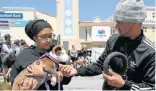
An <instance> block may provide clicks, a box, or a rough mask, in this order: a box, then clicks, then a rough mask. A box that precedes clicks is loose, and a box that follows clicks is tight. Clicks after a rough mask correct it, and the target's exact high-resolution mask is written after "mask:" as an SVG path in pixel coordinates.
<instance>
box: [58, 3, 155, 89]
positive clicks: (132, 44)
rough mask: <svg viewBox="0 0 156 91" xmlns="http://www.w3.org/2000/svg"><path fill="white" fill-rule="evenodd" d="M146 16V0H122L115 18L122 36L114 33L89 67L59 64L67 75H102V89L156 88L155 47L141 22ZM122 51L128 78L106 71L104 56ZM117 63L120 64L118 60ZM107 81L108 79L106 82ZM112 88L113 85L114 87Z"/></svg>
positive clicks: (116, 10)
mask: <svg viewBox="0 0 156 91" xmlns="http://www.w3.org/2000/svg"><path fill="white" fill-rule="evenodd" d="M145 18H146V11H145V6H144V2H143V0H121V1H120V2H119V3H118V4H117V6H116V9H115V12H114V20H115V21H116V28H117V29H118V31H119V34H120V35H113V36H112V37H110V38H109V40H108V41H107V45H106V48H105V50H104V52H103V53H102V55H101V56H100V57H99V59H98V60H97V62H96V63H94V64H91V65H89V66H87V67H80V68H77V69H75V68H73V67H72V66H68V65H64V66H63V65H60V70H61V71H63V74H64V75H65V76H75V75H80V76H95V75H99V74H103V77H104V79H105V81H106V82H107V83H108V84H107V86H106V84H104V85H103V90H106V89H107V90H108V89H109V90H112V89H114V88H116V89H119V90H149V89H155V88H154V87H155V46H154V45H153V44H152V42H151V41H149V40H148V39H147V38H146V37H145V36H144V34H143V30H142V29H141V26H142V22H143V21H144V20H145ZM115 51H118V52H121V53H123V54H125V55H126V57H127V59H128V68H127V72H126V79H124V78H122V76H120V75H119V74H117V73H115V72H113V71H112V70H109V75H107V74H105V73H104V72H103V67H102V65H103V63H104V61H105V58H106V57H107V56H108V55H109V54H110V53H112V52H115ZM116 64H117V63H116ZM104 83H105V82H104ZM111 87H113V88H111Z"/></svg>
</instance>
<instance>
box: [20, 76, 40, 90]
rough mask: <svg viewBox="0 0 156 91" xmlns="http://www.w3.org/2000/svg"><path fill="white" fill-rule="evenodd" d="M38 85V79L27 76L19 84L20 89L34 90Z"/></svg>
mask: <svg viewBox="0 0 156 91" xmlns="http://www.w3.org/2000/svg"><path fill="white" fill-rule="evenodd" d="M37 85H38V82H37V80H36V79H33V78H26V79H24V80H22V81H21V82H20V83H19V84H18V86H19V90H32V89H35V88H36V87H37Z"/></svg>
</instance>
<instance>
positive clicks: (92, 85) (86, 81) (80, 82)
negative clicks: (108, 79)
mask: <svg viewBox="0 0 156 91" xmlns="http://www.w3.org/2000/svg"><path fill="white" fill-rule="evenodd" d="M102 84H103V78H102V76H101V75H99V76H94V77H73V78H72V80H71V82H70V83H69V84H68V85H66V86H64V89H65V90H101V89H102Z"/></svg>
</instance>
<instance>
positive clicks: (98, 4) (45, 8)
mask: <svg viewBox="0 0 156 91" xmlns="http://www.w3.org/2000/svg"><path fill="white" fill-rule="evenodd" d="M119 1H120V0H79V19H80V21H91V20H93V19H94V18H95V17H96V16H99V17H100V19H102V20H104V19H106V18H108V17H109V16H111V15H112V14H113V11H114V8H115V6H116V4H117V3H118V2H119ZM144 2H145V5H146V6H156V4H155V0H144ZM2 6H4V7H18V6H22V7H33V8H36V9H37V10H39V11H42V12H44V13H47V14H50V15H53V16H56V0H0V10H1V9H2Z"/></svg>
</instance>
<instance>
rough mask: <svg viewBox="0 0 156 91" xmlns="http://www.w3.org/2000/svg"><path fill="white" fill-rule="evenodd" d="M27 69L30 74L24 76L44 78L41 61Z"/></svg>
mask: <svg viewBox="0 0 156 91" xmlns="http://www.w3.org/2000/svg"><path fill="white" fill-rule="evenodd" d="M27 69H28V71H29V72H30V73H28V74H26V76H29V77H30V76H38V77H44V74H45V73H44V70H43V63H42V62H41V61H36V62H35V63H33V64H31V65H29V66H27Z"/></svg>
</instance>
